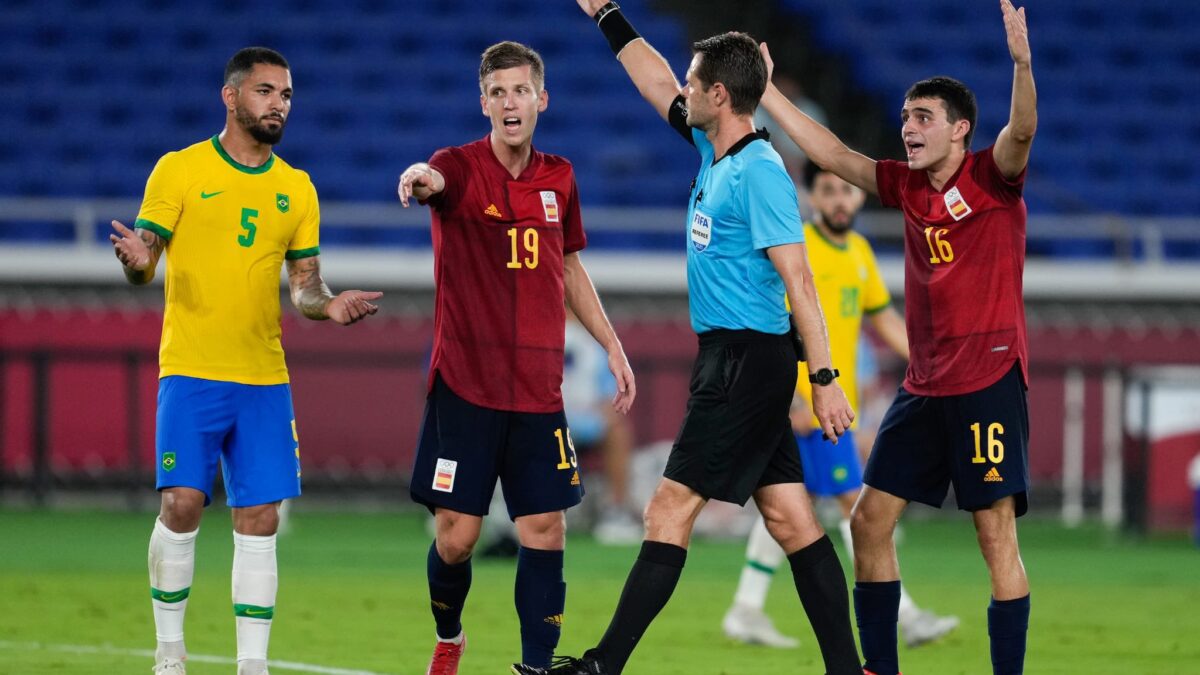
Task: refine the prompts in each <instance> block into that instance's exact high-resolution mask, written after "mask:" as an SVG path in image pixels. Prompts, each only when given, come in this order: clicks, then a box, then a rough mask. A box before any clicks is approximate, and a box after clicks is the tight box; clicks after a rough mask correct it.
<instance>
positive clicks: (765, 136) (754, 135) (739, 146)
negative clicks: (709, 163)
mask: <svg viewBox="0 0 1200 675" xmlns="http://www.w3.org/2000/svg"><path fill="white" fill-rule="evenodd" d="M759 139H762V140H764V141H769V140H770V139H771V134H770V133H768V132H767V130H766V129H765V128H764V129H759V130H758V131H751V132H750V133H748V134H746V135H745V136H742V138H741V140H739V141H738V142H737V143H734V144H733V145H731V146H729V150H726V151H725V154H724V155H721V158H720V159H713V165H716V163H717V162H719V161H721V160H722V159H725V158H726V157H732V156H734V155H736V154H738V153H739V152H741V151H742V150H744V149H745V148H746V146H747V145H750V144H751V143H753V142H754V141H757V140H759Z"/></svg>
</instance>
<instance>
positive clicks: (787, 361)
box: [514, 0, 862, 675]
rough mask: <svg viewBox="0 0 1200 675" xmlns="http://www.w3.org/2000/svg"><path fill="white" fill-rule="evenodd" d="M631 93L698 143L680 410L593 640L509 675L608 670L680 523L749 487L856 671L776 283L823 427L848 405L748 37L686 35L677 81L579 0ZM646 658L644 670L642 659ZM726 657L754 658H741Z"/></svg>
mask: <svg viewBox="0 0 1200 675" xmlns="http://www.w3.org/2000/svg"><path fill="white" fill-rule="evenodd" d="M577 2H578V3H579V5H580V7H581V8H583V10H584V11H585V12H586V13H587V14H588V15H589V16H591V17H592V18H593V19H594V20H595V21H596V23H597V25H598V26H599V27H600V30H601V32H602V33H603V34H604V36H605V38H607V40H608V43H609V46H610V47H612V50H613V53H614V54H616V55H617V58H618V59H619V60H620V61H621V65H623V66H624V67H625V70H626V72H627V73H628V74H629V76H630V78H631V79H632V80H633V82H634V84H635V85H637V88H638V91H639V92H640V93H641V94H642V96H643V97H644V98H645V99H646V100H647V101H648V102H649V103H650V104H651V105H652V106H653V107H654V109H655V110H656V111H657V112H658V113H659V115H661V116H662V117H663V118H664V119H666V120H667V121H668V122H670V124H671V126H672V127H674V128H675V129H676V130H677V131H678V132H679V133H680V134H681V135H682V136H683V137H684V139H685V140H687V141H688V142H689V143H691V144H692V145H693V146H694V147H695V148H696V149H697V150H699V152H700V172H699V174H698V175H697V176H696V180H695V182H694V183H693V185H692V190H691V195H690V197H689V201H688V219H687V247H688V248H687V256H688V289H689V293H688V297H689V304H690V308H691V316H692V327H693V328H694V329H695V330H696V332H697V333H698V334H699V336H700V352H699V355H698V356H697V358H696V364H695V367H694V368H693V371H692V379H691V385H690V396H689V398H688V405H687V414H686V416H685V417H684V420H683V425H682V427H681V428H680V430H679V436H678V437H677V438H676V439H675V445H674V447H673V448H672V449H671V456H670V459H668V460H667V468H666V471H665V472H664V475H663V480H662V481H661V482H660V483H659V485H658V489H657V491H656V492H655V494H654V498H653V499H652V500H651V501H650V505H649V506H648V507H647V508H646V539H645V541H644V542H642V549H641V552H640V554H639V555H638V559H637V562H636V563H634V566H633V570H632V571H631V572H630V574H629V578H628V580H627V581H626V582H625V589H624V591H623V592H622V593H621V599H620V602H619V603H618V604H617V609H616V613H615V615H614V616H613V619H612V622H611V623H610V624H609V627H608V630H607V631H606V632H605V634H604V637H603V638H602V639H601V640H600V642H599V644H597V646H596V647H595V648H593V649H589V650H588V651H587V652H585V653H584V655H583V657H582V658H578V659H576V658H570V657H568V658H565V659H562V660H561V661H560V662H557V663H556V665H555V666H553V667H551V668H550V669H549V670H529V669H522V668H518V667H514V672H515V673H518V675H521V674H525V673H541V672H548V673H552V674H554V675H604V674H616V673H620V672H621V671H622V670H623V669H624V667H625V663H626V662H627V661H628V660H629V657H630V655H631V654H632V653H633V650H634V647H636V646H637V642H638V640H640V639H641V636H642V634H643V633H645V631H646V629H647V628H648V627H649V625H650V622H651V621H653V619H654V617H655V616H656V615H657V614H658V612H659V611H660V610H661V609H662V608H663V606H665V605H666V603H667V600H668V599H669V598H670V597H671V593H672V592H674V590H675V585H676V583H677V582H678V580H679V575H680V573H681V572H682V570H683V564H684V561H685V560H686V558H687V545H688V541H689V538H690V536H691V532H692V525H693V524H694V523H695V519H696V516H697V515H698V514H699V513H700V509H701V508H702V507H703V506H704V504H705V502H707V501H708V500H709V499H718V500H721V501H727V502H733V503H735V504H745V503H746V501H747V500H748V499H749V498H750V497H751V496H753V497H754V500H755V502H756V503H757V504H758V508H759V510H760V511H761V512H762V514H763V519H764V521H765V522H766V525H767V530H768V531H769V532H770V533H771V536H773V537H774V538H775V540H776V541H778V542H779V544H780V545H781V546H782V547H783V549H784V551H786V552H787V553H788V559H789V561H790V563H791V567H792V574H793V577H794V578H795V581H796V590H797V592H798V593H799V595H800V600H801V602H802V603H803V605H804V610H805V612H806V613H807V614H808V619H809V622H810V623H811V624H812V627H813V632H814V633H815V634H816V637H817V642H818V644H819V645H820V647H821V656H822V658H823V659H824V662H825V671H826V672H827V673H828V674H829V675H851V674H852V675H862V666H861V663H860V662H859V660H858V651H857V648H856V647H855V643H854V634H853V633H852V631H851V628H850V608H849V600H848V597H847V592H846V577H845V575H844V574H843V572H842V567H841V564H840V563H839V562H838V558H837V553H836V552H835V551H834V548H833V544H832V543H831V542H830V540H829V537H827V536H826V535H825V533H824V531H822V529H821V526H820V524H819V523H818V522H817V520H816V518H815V517H814V516H813V513H812V503H811V501H810V500H809V498H808V495H807V493H806V492H805V490H804V482H803V481H804V471H803V469H802V468H801V464H800V457H799V451H798V449H797V447H796V439H795V437H794V436H793V435H792V430H791V423H790V422H789V421H788V409H789V407H790V405H791V401H792V392H793V391H794V390H795V387H796V359H797V351H796V349H795V347H794V346H793V341H792V340H791V339H790V338H789V335H788V333H789V331H788V321H789V316H788V312H787V308H786V305H785V304H784V294H785V292H786V294H787V296H788V297H790V298H791V299H792V308H793V314H794V319H795V324H796V329H797V332H798V333H799V335H800V337H801V338H802V339H803V343H804V345H805V347H806V351H807V356H808V368H809V373H810V379H812V380H813V382H814V383H815V384H816V385H818V386H815V387H813V408H814V413H815V414H816V416H817V419H818V420H819V421H820V423H821V427H822V429H823V430H824V431H825V433H826V434H827V435H828V436H829V437H830V438H831V439H835V441H836V438H837V437H838V436H840V435H841V434H842V433H843V432H844V431H845V430H846V429H848V428H849V426H850V423H851V421H853V419H854V412H853V411H852V410H851V409H850V404H849V403H848V402H847V401H846V396H845V394H843V393H842V390H841V388H840V387H839V386H838V384H837V380H836V379H835V378H836V372H837V371H835V370H833V368H832V364H831V363H830V360H829V346H828V343H827V340H826V337H825V322H824V319H823V318H822V315H821V308H820V305H819V304H818V301H817V295H816V292H815V290H814V289H813V285H812V271H811V270H810V269H809V267H808V260H807V257H806V255H805V252H804V235H803V229H802V226H801V222H800V216H799V212H798V209H797V204H796V190H795V187H794V186H793V185H792V182H791V180H790V179H789V178H788V176H787V173H786V172H785V171H784V169H783V162H782V161H780V159H779V155H778V154H776V153H775V151H774V150H773V149H772V148H771V146H770V145H769V144H768V142H767V139H766V137H765V135H760V134H758V133H756V132H755V131H754V126H753V122H752V115H753V114H754V109H755V108H756V107H757V106H758V102H759V99H761V98H762V95H763V92H764V91H765V90H766V85H767V66H766V63H765V62H764V60H763V57H762V54H761V53H760V52H759V49H758V45H757V44H756V43H755V42H754V40H753V38H751V37H750V36H748V35H746V34H744V33H725V34H723V35H716V36H713V37H711V38H708V39H706V40H701V41H699V42H697V43H695V44H693V45H692V51H693V54H694V56H693V58H692V62H691V66H690V67H689V68H688V72H687V81H686V83H685V85H684V86H683V87H680V86H679V83H678V82H677V81H676V80H675V76H674V74H673V73H672V72H671V68H670V66H669V65H668V64H667V62H666V61H665V60H664V59H663V57H662V56H661V55H660V54H659V53H658V52H656V51H655V50H654V49H653V48H652V47H650V45H649V44H647V42H646V41H645V40H644V39H642V38H641V37H640V36H639V35H638V33H637V31H636V30H634V28H633V26H632V25H631V24H630V23H629V21H628V19H626V18H625V16H624V15H623V14H622V12H621V10H620V8H619V7H618V6H617V4H616V3H613V2H607V3H606V2H604V0H577ZM651 669H652V670H653V668H651ZM737 670H739V671H741V670H754V668H753V667H751V666H747V667H745V668H737Z"/></svg>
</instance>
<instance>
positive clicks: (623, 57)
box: [575, 0, 683, 121]
mask: <svg viewBox="0 0 1200 675" xmlns="http://www.w3.org/2000/svg"><path fill="white" fill-rule="evenodd" d="M575 1H576V2H577V3H579V7H580V8H581V9H582V10H583V11H584V13H586V14H587V15H588V16H590V17H592V19H593V20H594V21H595V22H596V25H597V26H599V28H600V32H601V33H604V37H605V39H607V40H608V46H609V47H610V48H612V51H613V54H616V56H617V60H619V61H620V62H621V65H623V66H625V72H627V73H629V79H631V80H633V84H634V85H635V86H637V88H638V92H640V93H641V95H642V98H644V99H646V100H647V101H648V102H649V103H650V105H652V106H654V109H655V110H656V111H658V115H659V117H662V118H663V119H664V120H668V121H669V118H668V116H667V113H668V111H669V110H670V108H671V103H672V102H674V101H675V99H676V98H678V97H679V96H680V95H682V94H683V89H682V87H680V85H679V81H678V80H676V79H675V74H674V73H672V72H671V66H670V64H668V63H667V60H666V59H665V58H663V55H662V54H659V53H658V51H656V50H655V49H654V47H651V46H650V43H649V42H646V38H644V37H642V36H641V35H638V32H637V30H635V29H634V27H633V25H632V24H630V23H629V19H628V18H626V17H625V15H624V12H623V11H622V10H621V8H620V6H619V5H617V3H615V2H606V1H605V0H575Z"/></svg>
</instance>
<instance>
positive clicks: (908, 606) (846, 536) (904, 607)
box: [838, 518, 917, 616]
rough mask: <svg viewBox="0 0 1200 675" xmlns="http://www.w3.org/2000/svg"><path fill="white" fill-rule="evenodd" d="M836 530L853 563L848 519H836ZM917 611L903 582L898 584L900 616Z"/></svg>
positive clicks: (852, 546) (851, 538)
mask: <svg viewBox="0 0 1200 675" xmlns="http://www.w3.org/2000/svg"><path fill="white" fill-rule="evenodd" d="M838 530H839V531H840V532H841V533H842V543H843V544H845V546H846V552H847V553H848V554H849V555H850V563H851V564H853V563H854V539H853V537H852V535H851V534H850V520H849V519H848V518H842V519H841V520H840V521H838ZM916 611H917V603H915V602H913V599H912V596H911V595H909V594H908V591H907V590H906V589H905V588H904V584H901V585H900V612H899V614H900V616H905V615H909V614H913V613H915V612H916Z"/></svg>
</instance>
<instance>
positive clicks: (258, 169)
mask: <svg viewBox="0 0 1200 675" xmlns="http://www.w3.org/2000/svg"><path fill="white" fill-rule="evenodd" d="M212 144H213V148H215V149H216V151H217V154H218V155H220V156H221V159H223V160H225V162H226V163H228V164H229V166H232V167H233V168H235V169H237V170H238V171H241V172H242V173H266V172H268V171H270V170H271V166H272V165H273V164H275V153H274V152H272V153H271V156H270V157H268V158H267V161H265V162H263V164H262V166H246V165H245V164H242V163H240V162H238V161H237V160H236V159H234V158H232V157H230V156H229V153H228V152H225V148H224V147H222V146H221V139H220V138H218V137H217V136H213V137H212Z"/></svg>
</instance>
